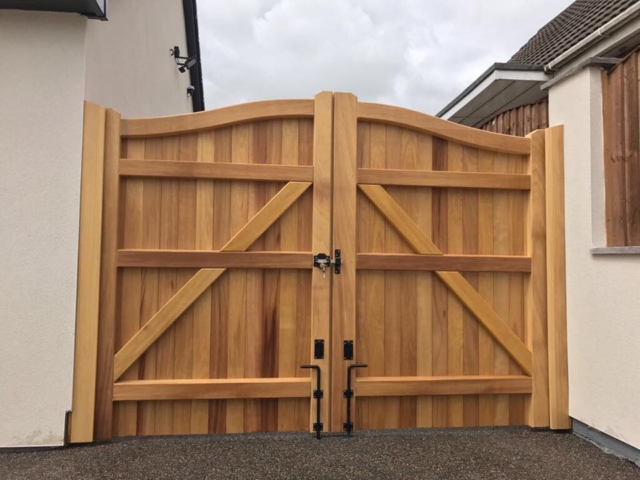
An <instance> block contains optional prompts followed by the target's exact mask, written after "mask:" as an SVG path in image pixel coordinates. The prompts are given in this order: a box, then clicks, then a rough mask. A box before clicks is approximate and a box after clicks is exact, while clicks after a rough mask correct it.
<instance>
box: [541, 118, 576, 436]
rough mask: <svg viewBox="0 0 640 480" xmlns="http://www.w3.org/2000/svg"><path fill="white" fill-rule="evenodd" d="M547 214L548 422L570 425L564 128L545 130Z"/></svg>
mask: <svg viewBox="0 0 640 480" xmlns="http://www.w3.org/2000/svg"><path fill="white" fill-rule="evenodd" d="M545 146H546V164H545V174H546V214H547V305H548V307H547V308H548V310H547V321H548V328H549V421H550V426H551V428H552V429H554V430H566V429H570V428H571V419H570V418H569V372H568V368H569V367H568V358H567V290H566V260H565V257H566V253H565V232H564V212H565V210H564V128H563V127H562V126H558V127H551V128H549V129H547V130H546V131H545Z"/></svg>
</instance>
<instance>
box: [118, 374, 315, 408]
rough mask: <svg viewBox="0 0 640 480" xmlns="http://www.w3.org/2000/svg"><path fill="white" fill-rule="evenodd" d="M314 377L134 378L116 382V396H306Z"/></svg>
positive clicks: (159, 398)
mask: <svg viewBox="0 0 640 480" xmlns="http://www.w3.org/2000/svg"><path fill="white" fill-rule="evenodd" d="M310 387H311V377H300V378H224V379H202V380H201V379H197V380H195V379H194V380H133V381H128V382H118V383H115V384H114V385H113V400H114V401H116V402H122V401H137V400H214V399H229V398H305V397H308V396H309V388H310Z"/></svg>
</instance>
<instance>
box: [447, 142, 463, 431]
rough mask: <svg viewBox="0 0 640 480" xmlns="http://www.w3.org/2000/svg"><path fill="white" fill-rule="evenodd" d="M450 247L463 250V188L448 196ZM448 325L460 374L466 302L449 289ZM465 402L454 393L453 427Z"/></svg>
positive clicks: (458, 155) (454, 148) (456, 149)
mask: <svg viewBox="0 0 640 480" xmlns="http://www.w3.org/2000/svg"><path fill="white" fill-rule="evenodd" d="M448 154H449V155H448V165H447V167H448V168H447V169H448V170H449V171H461V170H462V164H463V163H462V146H460V145H458V144H455V143H452V142H449V151H448ZM447 217H448V218H447V225H448V236H447V243H448V245H447V247H448V248H447V251H448V253H457V254H460V253H462V249H463V242H462V191H461V190H460V189H455V188H452V189H449V191H448V198H447ZM447 303H448V308H447V310H448V325H447V328H448V330H447V350H448V354H447V358H448V366H447V372H448V374H449V375H452V376H457V375H462V373H463V341H464V312H463V306H462V303H460V301H459V300H458V298H457V297H456V296H455V295H454V294H453V292H448V300H447ZM463 417H464V403H463V397H462V395H452V396H450V397H449V420H448V422H447V424H448V426H450V427H461V426H462V425H463Z"/></svg>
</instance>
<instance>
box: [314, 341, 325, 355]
mask: <svg viewBox="0 0 640 480" xmlns="http://www.w3.org/2000/svg"><path fill="white" fill-rule="evenodd" d="M313 358H314V359H316V360H322V359H323V358H324V340H322V339H319V338H317V339H316V340H315V341H314V342H313Z"/></svg>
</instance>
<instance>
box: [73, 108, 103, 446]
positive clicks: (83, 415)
mask: <svg viewBox="0 0 640 480" xmlns="http://www.w3.org/2000/svg"><path fill="white" fill-rule="evenodd" d="M105 123H106V110H105V109H104V108H103V107H100V106H98V105H95V104H93V103H89V102H85V104H84V124H83V127H84V132H83V138H82V185H81V192H80V232H79V246H78V248H79V253H78V292H77V293H78V294H77V303H76V331H75V358H74V367H73V369H74V372H73V377H74V378H73V414H72V417H71V420H72V423H71V441H72V442H74V443H79V442H90V441H92V440H93V439H94V420H95V400H96V380H97V370H96V369H97V361H98V331H99V318H100V277H101V246H102V210H103V189H104V184H103V179H104V161H105V134H106V131H105Z"/></svg>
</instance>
